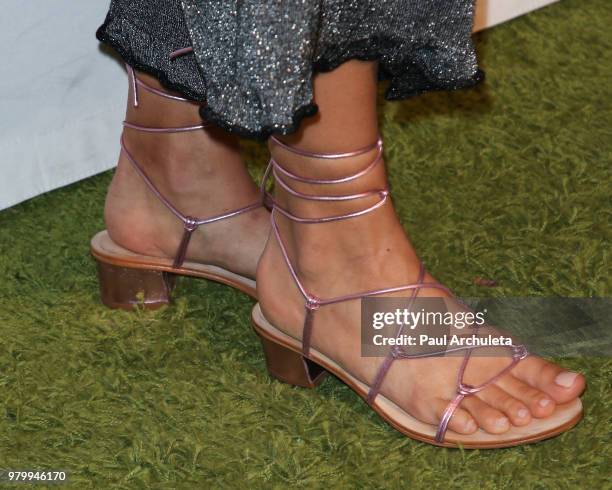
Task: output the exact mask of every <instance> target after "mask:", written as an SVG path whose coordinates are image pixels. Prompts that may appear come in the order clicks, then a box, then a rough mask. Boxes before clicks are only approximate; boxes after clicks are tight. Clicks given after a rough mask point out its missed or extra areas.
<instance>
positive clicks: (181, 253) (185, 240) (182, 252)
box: [120, 48, 262, 268]
mask: <svg viewBox="0 0 612 490" xmlns="http://www.w3.org/2000/svg"><path fill="white" fill-rule="evenodd" d="M190 49H191V48H183V49H181V50H177V51H175V52H173V53H172V55H175V56H174V57H173V58H172V59H174V58H175V57H177V56H180V55H182V54H185V53H188V52H190ZM172 55H171V57H172ZM126 67H127V71H128V74H129V78H130V84H131V86H132V94H133V100H132V102H133V105H134V107H136V108H137V107H139V97H138V88H139V87H142V88H143V89H145V90H147V91H149V92H150V93H152V94H155V95H158V96H160V97H164V98H167V99H172V100H176V101H181V102H190V103H192V101H190V100H188V99H185V98H183V97H178V96H175V95H172V94H169V93H166V92H164V91H163V90H160V89H157V88H155V87H151V86H150V85H147V84H146V83H145V82H143V81H142V80H140V79H139V78H138V77H137V76H136V73H135V72H134V69H133V68H132V67H131V66H129V65H126ZM123 126H124V127H127V128H130V129H134V130H136V131H142V132H146V133H157V134H168V133H183V132H189V131H199V130H202V129H204V128H206V127H207V126H209V125H208V124H205V123H204V124H198V125H192V126H181V127H170V128H153V127H149V126H141V125H139V124H134V123H130V122H128V121H123ZM120 143H121V150H122V151H123V153H124V154H125V155H126V156H127V159H128V161H129V162H130V163H131V164H132V166H133V167H134V169H135V170H136V172H137V173H138V174H139V175H140V177H141V178H142V180H143V181H144V182H145V184H146V185H147V187H148V188H149V190H150V191H151V192H152V193H153V194H154V195H155V196H156V197H157V198H158V199H159V200H160V201H161V203H162V204H163V205H164V206H165V207H166V208H167V209H168V210H170V212H171V213H172V214H174V216H176V217H177V218H178V219H179V220H181V221H182V223H183V235H182V237H181V240H180V242H179V246H178V248H177V251H176V253H175V257H174V261H173V263H172V267H173V268H179V267H181V265H183V262H184V261H185V257H186V255H187V249H188V247H189V242H190V240H191V237H192V235H193V232H194V231H195V230H196V229H198V227H200V226H202V225H206V224H209V223H214V222H216V221H220V220H223V219H227V218H232V217H234V216H238V215H240V214H242V213H246V212H248V211H251V210H253V209H257V208H259V207H261V206H262V202H261V201H258V202H255V203H253V204H250V205H248V206H243V207H241V208H238V209H235V210H232V211H229V212H226V213H222V214H218V215H215V216H211V217H208V218H196V217H193V216H188V215H185V214H183V213H181V212H180V211H179V210H178V209H177V208H176V207H175V206H174V205H173V204H172V203H171V202H170V201H169V200H168V199H166V197H165V196H164V195H163V194H162V192H161V191H160V190H159V189H158V188H157V187H156V186H155V184H154V183H153V181H151V179H150V178H149V176H148V175H147V174H146V172H145V171H144V169H143V168H142V166H141V165H140V164H138V162H137V161H136V158H134V155H132V153H131V152H130V151H129V150H128V148H127V146H126V144H125V139H124V136H123V135H121V139H120Z"/></svg>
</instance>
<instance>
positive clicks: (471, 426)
mask: <svg viewBox="0 0 612 490" xmlns="http://www.w3.org/2000/svg"><path fill="white" fill-rule="evenodd" d="M476 429H477V425H476V422H474V421H473V420H468V421H467V422H466V423H465V430H466V431H468V432H474V431H475V430H476Z"/></svg>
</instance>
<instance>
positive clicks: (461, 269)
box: [0, 0, 612, 489]
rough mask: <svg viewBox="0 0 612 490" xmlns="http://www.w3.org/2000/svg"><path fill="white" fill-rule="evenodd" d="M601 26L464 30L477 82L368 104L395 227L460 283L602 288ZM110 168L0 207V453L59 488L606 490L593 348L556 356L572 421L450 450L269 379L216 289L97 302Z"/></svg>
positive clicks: (607, 116)
mask: <svg viewBox="0 0 612 490" xmlns="http://www.w3.org/2000/svg"><path fill="white" fill-rule="evenodd" d="M611 21H612V18H611V16H610V9H609V3H608V0H592V1H588V2H583V1H579V0H565V1H563V2H561V3H560V4H557V5H555V6H552V7H548V8H546V9H543V10H541V11H538V12H535V13H532V14H530V15H528V16H526V17H523V18H520V19H518V20H515V21H513V22H510V23H508V24H505V25H502V26H500V27H496V28H494V29H492V30H490V31H488V32H485V33H483V34H480V35H478V36H476V42H477V46H478V50H479V53H480V58H481V62H482V66H483V68H484V69H485V70H486V71H487V77H488V78H487V82H486V84H484V85H482V86H480V87H478V88H476V89H474V90H469V91H462V92H457V93H451V94H448V93H437V94H428V95H425V96H422V97H419V98H416V99H413V100H410V101H406V102H400V103H395V102H394V103H388V102H382V101H381V107H382V115H381V121H382V127H383V134H384V136H385V140H386V158H387V161H388V165H389V169H390V179H391V183H392V186H393V190H394V199H395V203H396V205H397V207H398V209H399V212H400V214H401V217H402V220H403V223H404V225H405V226H406V228H407V229H408V230H409V232H410V234H411V236H412V237H413V239H414V242H415V243H416V245H417V248H418V250H419V251H420V253H421V255H422V257H423V258H424V260H425V262H426V263H427V265H428V267H429V269H430V270H431V271H432V272H433V273H434V275H435V276H437V277H438V278H439V279H440V280H442V281H443V282H445V283H446V284H448V285H449V286H450V287H452V288H453V289H454V290H455V291H456V292H457V293H458V294H459V295H463V296H477V295H500V296H503V295H509V296H510V295H513V296H520V295H537V296H547V295H561V296H610V242H609V239H610V226H609V225H610V196H611V195H612V189H611V187H610V176H611V175H610V169H611V164H612V146H611V141H612V135H611V134H610V128H611V127H612V115H611V112H610V100H611V98H612V84H611V83H610V81H611V78H612V77H611V75H612V73H611V70H612V30H610V25H611ZM59 143H61V142H59ZM246 150H247V154H248V156H249V159H250V161H251V163H252V165H253V171H254V173H255V174H259V173H260V172H261V165H262V164H263V163H264V161H265V153H264V151H263V149H262V147H261V146H258V145H256V144H254V143H249V144H247V145H246ZM115 153H116V149H112V148H109V155H108V157H109V159H111V158H114V155H115ZM15 164H18V162H15ZM110 178H111V175H110V173H106V174H103V175H100V176H97V177H95V178H92V179H88V180H85V181H83V182H80V183H78V184H76V185H72V186H70V187H67V188H64V189H61V190H58V191H55V192H52V193H49V194H47V195H44V196H41V197H38V198H36V199H33V200H30V201H28V202H26V203H23V204H21V205H19V206H16V207H14V208H12V209H9V210H6V211H3V212H2V213H0V252H1V255H0V338H1V341H0V342H1V343H0V388H1V392H0V394H1V396H0V467H8V468H61V469H65V470H68V471H69V472H71V481H72V485H71V486H72V487H73V488H129V489H132V488H237V487H242V488H266V489H267V488H287V487H305V488H322V487H326V488H383V487H386V488H398V489H399V488H446V487H447V486H448V487H450V488H467V489H472V488H478V489H490V488H502V489H505V488H517V489H518V488H521V489H532V488H537V489H540V488H541V489H557V488H560V489H566V488H567V489H569V488H572V489H576V488H579V489H601V488H606V487H607V488H610V481H609V480H606V478H607V477H608V475H609V474H610V462H611V459H612V458H611V454H610V453H611V451H610V428H611V426H610V413H611V410H612V391H611V390H610V379H611V376H610V375H611V371H612V369H611V362H610V360H609V359H590V358H581V359H567V360H564V361H563V362H564V364H565V365H567V366H568V367H571V368H575V369H579V370H581V371H582V372H584V373H586V375H587V377H588V382H589V387H588V391H587V392H586V394H585V395H584V405H585V413H586V415H585V418H584V420H583V421H582V422H581V423H580V424H579V426H578V427H577V428H576V429H574V430H572V431H570V432H569V433H566V434H564V435H563V436H561V437H558V438H556V439H554V440H550V441H546V442H542V443H539V444H536V445H531V446H526V447H519V448H512V449H504V450H494V451H489V452H486V451H462V450H449V449H439V448H435V447H432V446H428V445H426V444H422V443H419V442H415V441H412V440H410V439H407V438H405V437H403V436H401V435H400V434H399V433H397V432H395V431H394V430H393V429H391V428H390V427H389V426H388V425H386V424H385V423H384V422H382V421H381V420H380V419H379V418H378V417H377V416H376V415H375V414H373V413H372V412H371V411H370V410H369V409H368V408H367V406H366V405H365V404H364V403H363V402H362V401H361V400H360V399H358V397H357V396H356V395H354V394H353V393H352V392H351V391H350V390H349V389H348V388H347V387H345V386H344V385H342V384H341V383H340V382H339V381H337V380H335V379H329V380H327V381H325V383H324V384H323V385H322V386H321V387H320V388H319V389H317V390H316V391H309V390H301V389H296V388H292V387H289V386H286V385H283V384H281V383H278V382H275V381H271V380H270V379H269V378H268V376H267V375H266V372H265V369H264V362H263V358H262V353H261V351H260V347H259V344H258V340H257V338H256V337H255V335H254V333H253V332H252V331H251V329H250V327H249V321H248V318H249V312H250V308H251V306H252V302H251V301H250V300H249V299H248V298H246V297H245V296H243V295H241V294H238V293H236V292H234V291H233V290H231V289H229V288H226V287H223V286H220V285H216V284H212V283H207V282H205V281H195V280H183V281H181V282H180V284H179V287H178V291H177V293H178V294H177V297H178V300H177V301H176V303H175V304H174V305H173V306H172V307H169V308H165V309H162V310H160V311H157V312H142V311H138V312H136V313H133V314H130V313H127V312H121V311H109V310H107V309H105V308H104V307H102V306H101V305H100V304H99V301H98V292H97V282H96V275H95V267H94V263H93V261H92V260H91V259H90V257H89V255H88V240H89V238H90V237H91V235H92V234H93V233H94V232H96V231H97V230H99V229H101V228H102V227H103V221H102V207H103V202H104V195H105V188H106V186H107V184H108V183H109V180H110ZM432 202H435V203H436V204H435V205H432V204H431V203H432ZM475 276H483V277H487V278H494V279H495V280H496V281H497V282H498V283H499V287H497V288H494V289H487V288H483V287H479V286H476V285H474V284H473V278H474V277H475ZM0 486H1V484H0Z"/></svg>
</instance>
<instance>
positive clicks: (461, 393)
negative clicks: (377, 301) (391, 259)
mask: <svg viewBox="0 0 612 490" xmlns="http://www.w3.org/2000/svg"><path fill="white" fill-rule="evenodd" d="M272 141H273V142H274V143H275V144H277V145H279V146H282V147H283V148H284V149H285V150H288V151H290V152H292V153H294V154H298V155H301V156H305V157H309V158H323V159H340V158H349V157H352V156H357V155H362V154H365V153H367V152H369V151H371V150H373V149H374V148H378V151H377V155H376V158H375V159H374V160H373V161H372V162H371V163H370V164H368V165H367V166H366V167H365V168H364V169H362V170H360V171H359V172H357V173H355V174H353V175H349V176H347V177H343V178H339V179H327V180H325V179H311V178H306V177H302V176H298V175H296V174H294V173H292V172H289V171H288V170H286V169H284V168H283V167H282V166H281V165H280V164H279V163H278V162H277V161H276V160H275V159H274V158H271V159H270V163H269V164H268V168H267V169H266V172H265V174H264V178H263V181H262V194H264V195H266V197H268V198H269V200H270V202H271V203H272V212H271V213H270V220H271V225H272V230H273V233H274V237H275V239H276V242H277V243H278V246H279V248H280V250H281V254H282V256H283V260H284V261H285V264H286V265H287V268H288V269H289V273H290V274H291V277H292V278H293V280H294V282H295V284H296V286H297V288H298V290H299V291H300V293H301V294H302V296H303V297H304V300H305V303H304V310H305V311H304V325H303V328H302V354H303V355H304V357H308V355H309V353H310V347H311V339H312V331H313V326H314V315H315V312H316V311H317V310H319V308H321V307H322V306H327V305H331V304H336V303H342V302H345V301H352V300H357V299H363V298H367V297H373V296H379V295H383V294H391V293H397V292H402V291H411V295H410V298H409V301H408V304H407V310H408V311H409V310H410V309H411V308H412V307H413V305H414V302H415V300H416V298H417V296H418V294H419V292H420V291H421V289H438V290H440V291H444V292H446V293H447V294H449V295H450V296H453V295H452V293H451V291H450V290H449V289H448V288H447V287H446V286H443V285H442V284H439V283H436V282H430V283H426V282H424V279H425V273H426V271H425V266H424V265H423V263H421V264H420V266H419V273H418V276H417V279H416V282H414V283H412V284H405V285H399V286H394V287H389V288H382V289H374V290H370V291H361V292H358V293H350V294H345V295H342V296H335V297H331V298H318V297H316V296H315V295H313V294H311V293H310V292H309V291H308V290H307V289H306V288H305V286H304V284H303V283H302V281H301V280H300V278H299V276H298V274H297V271H296V270H295V268H294V267H293V264H292V262H291V259H290V258H289V254H288V252H287V248H286V246H285V243H284V242H283V239H282V237H281V234H280V230H279V228H278V225H277V223H276V213H280V214H282V215H283V216H285V217H287V218H288V219H290V220H292V221H295V222H298V223H307V224H308V223H310V224H316V223H326V222H330V221H339V220H344V219H350V218H356V217H358V216H363V215H365V214H368V213H370V212H372V211H374V210H375V209H377V208H379V207H381V206H382V205H384V204H385V202H386V200H387V197H388V194H389V191H388V188H387V187H385V188H384V189H375V190H371V191H365V192H361V193H358V194H347V195H341V196H340V195H326V196H315V195H309V194H305V193H303V192H299V191H296V190H295V189H293V188H291V186H290V185H289V184H288V183H287V182H286V181H285V180H284V178H283V177H286V178H287V177H288V178H291V179H293V180H297V181H299V182H303V183H308V184H314V185H317V184H319V185H331V184H339V183H344V182H349V181H352V180H355V179H357V178H359V177H362V176H364V175H366V174H367V173H368V172H370V171H371V170H372V169H373V168H374V167H375V166H376V165H377V164H378V163H379V162H381V161H382V141H381V139H380V138H379V139H378V140H377V142H376V143H374V144H372V145H369V146H367V147H365V148H362V149H359V150H355V151H353V152H347V153H328V154H323V153H311V152H307V151H304V150H298V149H296V148H292V147H291V146H289V145H287V144H285V143H282V142H280V141H279V140H278V139H276V138H272ZM271 174H272V175H273V176H274V179H275V182H276V183H278V184H279V185H280V186H281V187H282V188H283V189H284V190H286V191H287V192H289V193H290V194H291V195H293V196H295V197H298V198H300V199H306V200H311V201H345V200H353V199H361V198H365V197H369V196H372V195H376V194H378V195H379V196H380V200H379V201H378V202H377V203H376V204H374V205H373V206H370V207H368V208H365V209H363V210H361V211H356V212H353V213H347V214H342V215H335V216H326V217H322V218H303V217H299V216H296V215H294V214H293V213H291V212H289V211H288V210H286V209H284V208H282V207H281V206H280V205H279V204H278V203H277V202H275V201H274V200H273V199H271V197H270V196H269V195H268V194H267V193H266V191H265V184H266V182H267V180H268V178H269V176H270V175H271ZM281 174H282V176H281ZM478 328H479V326H477V327H475V331H476V332H477V331H478ZM402 332H403V326H401V327H400V328H399V329H398V332H397V334H396V337H398V338H399V337H400V336H401V335H402ZM480 347H484V346H474V347H471V346H461V347H456V348H452V349H446V350H443V351H439V352H427V353H424V354H415V355H410V354H407V353H405V352H404V351H402V350H401V348H399V347H394V348H393V349H391V350H390V352H389V354H388V355H387V356H386V357H385V359H384V360H383V362H382V363H381V365H380V366H379V368H378V371H377V373H376V375H375V376H374V379H373V381H372V384H371V386H370V388H369V392H368V395H367V401H368V403H369V404H370V405H372V404H373V403H374V401H375V400H376V397H377V396H378V394H379V393H380V390H381V387H382V384H383V382H384V380H385V378H386V375H387V373H388V372H389V370H390V369H391V366H392V364H393V362H394V361H396V360H398V359H400V360H401V359H416V358H423V357H434V356H442V355H445V354H447V353H449V352H451V351H452V352H454V351H464V352H465V354H464V358H463V361H462V363H461V366H460V368H459V372H458V375H457V394H456V396H455V398H454V399H453V400H451V401H450V403H449V404H448V406H447V407H446V409H445V411H444V413H443V415H442V417H441V419H440V422H439V425H438V428H437V430H436V436H435V438H436V441H437V442H440V443H442V442H443V441H444V438H445V434H446V431H447V428H448V424H449V422H450V419H451V417H452V415H453V413H454V412H455V410H456V409H457V407H459V405H460V404H461V402H462V401H463V399H464V398H465V397H466V396H469V395H473V394H474V393H478V392H479V391H481V390H483V389H485V388H486V387H487V386H489V385H490V384H492V383H493V382H495V381H496V380H497V379H499V378H500V377H501V376H503V375H504V374H506V373H507V372H509V371H510V370H511V369H512V368H513V367H514V366H515V365H516V364H517V363H518V362H519V361H520V360H521V359H524V358H525V357H526V356H527V355H528V353H527V349H526V347H525V346H523V345H513V346H511V347H510V348H511V349H512V360H511V362H510V364H509V365H508V366H507V367H506V368H504V369H503V370H501V371H500V372H498V373H497V374H496V375H495V376H493V377H492V378H490V379H489V380H488V381H486V382H484V383H482V384H480V385H478V386H470V385H467V384H465V383H464V382H463V377H464V374H465V370H466V367H467V363H468V361H469V359H470V356H471V352H472V350H474V349H478V348H480Z"/></svg>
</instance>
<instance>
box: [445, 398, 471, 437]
mask: <svg viewBox="0 0 612 490" xmlns="http://www.w3.org/2000/svg"><path fill="white" fill-rule="evenodd" d="M448 403H449V402H448V401H447V400H442V399H437V400H436V402H435V413H436V416H437V419H438V421H439V420H440V419H441V418H442V415H443V414H444V410H446V407H448ZM448 428H449V429H450V430H452V431H454V432H457V433H458V434H472V433H474V432H476V430H477V429H478V424H477V423H476V421H475V420H474V418H473V417H472V416H471V415H470V414H469V412H468V411H467V410H464V409H463V408H461V407H458V408H457V409H456V410H455V412H454V413H453V416H452V417H451V419H450V422H449V423H448Z"/></svg>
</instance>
